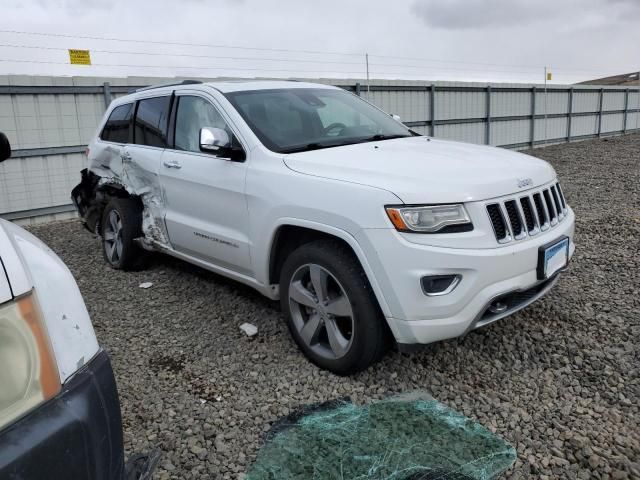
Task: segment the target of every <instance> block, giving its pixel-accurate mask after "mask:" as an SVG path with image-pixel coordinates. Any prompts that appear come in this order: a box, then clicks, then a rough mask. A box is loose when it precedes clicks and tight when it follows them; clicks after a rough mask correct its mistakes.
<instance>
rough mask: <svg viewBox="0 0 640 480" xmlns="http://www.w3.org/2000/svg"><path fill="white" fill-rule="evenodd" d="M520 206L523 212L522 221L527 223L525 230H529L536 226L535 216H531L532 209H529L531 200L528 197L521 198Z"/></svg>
mask: <svg viewBox="0 0 640 480" xmlns="http://www.w3.org/2000/svg"><path fill="white" fill-rule="evenodd" d="M520 206H521V207H522V213H524V221H525V222H526V224H527V231H528V232H531V231H533V230H534V229H535V228H536V222H535V218H533V210H532V209H531V200H530V199H529V197H523V198H521V199H520Z"/></svg>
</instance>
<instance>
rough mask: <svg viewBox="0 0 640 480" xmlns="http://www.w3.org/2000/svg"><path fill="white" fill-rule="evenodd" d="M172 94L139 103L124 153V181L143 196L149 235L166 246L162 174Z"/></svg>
mask: <svg viewBox="0 0 640 480" xmlns="http://www.w3.org/2000/svg"><path fill="white" fill-rule="evenodd" d="M172 100H173V97H172V96H171V95H167V94H165V95H162V96H150V97H148V98H142V99H140V100H138V102H137V104H136V109H135V115H134V120H133V138H132V143H131V144H129V145H125V146H124V147H123V151H122V163H123V169H124V170H125V177H124V178H123V180H124V181H125V184H126V185H127V187H128V188H130V189H131V190H132V191H133V193H135V194H137V195H140V196H141V197H143V200H144V204H145V206H146V207H147V208H148V209H149V212H150V213H151V216H152V218H153V222H154V225H152V226H149V225H146V226H145V232H144V233H145V234H146V235H151V236H152V237H153V238H154V239H155V240H157V241H159V242H160V243H162V244H167V242H168V240H167V235H166V230H165V228H164V224H163V222H162V213H163V211H162V207H161V205H162V191H161V189H160V179H159V176H158V172H159V170H160V164H161V159H162V153H163V152H164V149H165V148H166V147H167V130H168V125H169V112H170V110H171V102H172Z"/></svg>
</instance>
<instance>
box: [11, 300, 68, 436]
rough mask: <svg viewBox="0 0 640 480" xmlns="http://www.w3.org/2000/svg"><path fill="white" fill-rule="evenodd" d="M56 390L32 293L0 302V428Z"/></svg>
mask: <svg viewBox="0 0 640 480" xmlns="http://www.w3.org/2000/svg"><path fill="white" fill-rule="evenodd" d="M59 391H60V376H59V375H58V367H57V364H56V361H55V358H54V355H53V351H52V348H51V342H50V341H49V335H48V334H47V330H46V328H45V326H44V323H43V321H42V314H41V312H40V308H39V307H38V303H37V300H36V296H35V294H33V293H31V294H29V295H27V296H25V297H22V298H20V299H18V300H16V301H15V302H9V303H7V304H4V305H0V429H2V428H3V427H5V426H6V425H8V424H9V423H11V422H13V421H14V420H16V419H17V418H18V417H21V416H22V415H24V414H25V413H27V412H28V411H30V410H31V409H32V408H34V407H35V406H37V405H39V404H41V403H43V402H45V401H47V400H49V399H50V398H52V397H53V396H55V395H56V394H57V393H58V392H59Z"/></svg>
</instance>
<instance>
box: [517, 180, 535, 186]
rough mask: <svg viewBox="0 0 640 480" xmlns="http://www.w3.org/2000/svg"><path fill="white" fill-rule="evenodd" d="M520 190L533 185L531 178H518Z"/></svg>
mask: <svg viewBox="0 0 640 480" xmlns="http://www.w3.org/2000/svg"><path fill="white" fill-rule="evenodd" d="M517 181H518V188H524V187H530V186H531V185H533V180H532V179H530V178H518V179H517Z"/></svg>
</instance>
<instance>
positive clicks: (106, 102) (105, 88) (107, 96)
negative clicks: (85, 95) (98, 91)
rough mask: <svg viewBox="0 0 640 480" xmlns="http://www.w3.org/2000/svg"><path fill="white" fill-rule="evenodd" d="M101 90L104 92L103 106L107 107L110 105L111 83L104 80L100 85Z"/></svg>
mask: <svg viewBox="0 0 640 480" xmlns="http://www.w3.org/2000/svg"><path fill="white" fill-rule="evenodd" d="M102 90H103V93H104V108H105V109H107V108H109V105H111V84H110V83H109V82H104V84H103V85H102Z"/></svg>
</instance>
